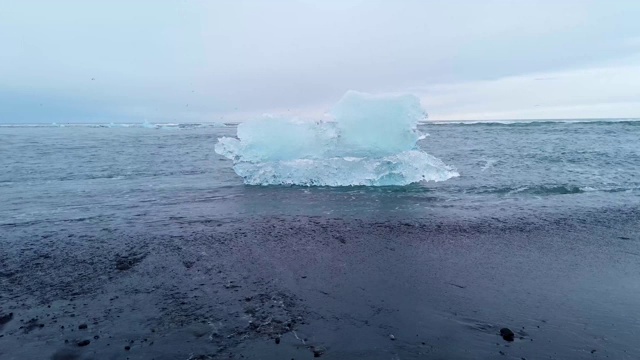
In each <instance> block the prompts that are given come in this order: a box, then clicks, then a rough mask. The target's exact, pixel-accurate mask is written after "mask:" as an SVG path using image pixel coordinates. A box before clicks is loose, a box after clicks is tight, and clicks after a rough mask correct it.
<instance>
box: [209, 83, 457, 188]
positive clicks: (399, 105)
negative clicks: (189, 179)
mask: <svg viewBox="0 0 640 360" xmlns="http://www.w3.org/2000/svg"><path fill="white" fill-rule="evenodd" d="M330 115H331V117H332V119H331V120H330V121H301V120H299V119H295V118H286V117H277V116H263V117H261V118H258V119H254V120H251V121H247V122H243V123H241V124H239V125H238V128H237V138H231V137H222V138H220V139H219V140H218V143H217V144H216V146H215V150H216V152H217V153H218V154H221V155H223V156H225V157H227V158H229V159H232V160H233V163H234V165H233V168H234V170H235V172H236V173H237V174H238V175H239V176H241V177H242V178H243V179H244V182H245V183H246V184H250V185H276V184H289V185H306V186H316V185H317V186H350V185H367V186H385V185H407V184H411V183H417V182H421V181H444V180H447V179H450V178H452V177H456V176H459V175H458V173H457V172H456V171H455V170H454V169H453V168H451V167H449V166H447V165H445V164H444V163H443V162H442V161H441V160H439V159H438V158H436V157H434V156H431V155H429V154H427V153H426V152H424V151H422V150H420V149H419V148H418V146H417V142H418V140H420V139H423V138H424V135H423V134H421V133H420V132H419V131H418V130H417V125H418V122H419V121H420V120H421V119H423V118H424V117H425V112H424V110H423V109H422V107H421V106H420V101H419V100H418V98H416V97H415V96H412V95H402V96H385V97H381V96H372V95H368V94H363V93H358V92H355V91H349V92H347V93H346V94H345V95H344V96H343V98H342V99H341V100H340V101H339V102H338V103H337V104H336V106H335V107H334V108H333V110H332V111H331V113H330Z"/></svg>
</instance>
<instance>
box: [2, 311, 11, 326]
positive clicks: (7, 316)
mask: <svg viewBox="0 0 640 360" xmlns="http://www.w3.org/2000/svg"><path fill="white" fill-rule="evenodd" d="M11 319H13V313H8V314H4V315H0V325H4V324H6V323H8V322H9V321H11Z"/></svg>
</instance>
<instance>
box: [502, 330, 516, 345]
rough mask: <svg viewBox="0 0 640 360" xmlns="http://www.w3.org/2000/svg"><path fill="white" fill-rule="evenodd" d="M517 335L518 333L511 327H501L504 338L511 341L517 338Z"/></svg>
mask: <svg viewBox="0 0 640 360" xmlns="http://www.w3.org/2000/svg"><path fill="white" fill-rule="evenodd" d="M515 335H516V334H514V333H513V331H511V329H509V328H502V329H500V336H502V338H503V339H504V340H505V341H509V342H511V341H513V340H514V338H515Z"/></svg>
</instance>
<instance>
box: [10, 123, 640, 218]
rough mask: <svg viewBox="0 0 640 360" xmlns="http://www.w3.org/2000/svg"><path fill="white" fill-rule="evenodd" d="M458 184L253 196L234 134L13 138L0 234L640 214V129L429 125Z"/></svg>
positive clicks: (434, 150)
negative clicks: (236, 162) (253, 222)
mask: <svg viewBox="0 0 640 360" xmlns="http://www.w3.org/2000/svg"><path fill="white" fill-rule="evenodd" d="M419 130H420V131H421V132H423V133H426V134H428V136H427V137H425V138H424V139H421V140H419V141H418V146H419V148H420V149H422V150H423V151H425V152H426V153H428V154H430V155H433V156H435V157H437V158H438V159H441V160H442V161H443V162H444V163H446V164H447V165H449V166H451V167H452V168H453V169H454V170H455V171H456V172H457V173H459V176H458V177H452V178H451V179H448V180H446V181H438V182H434V181H423V182H420V183H414V184H411V185H407V186H375V187H367V186H342V187H331V186H295V185H269V186H250V185H245V184H244V183H243V179H242V178H241V177H239V176H238V175H237V174H236V173H235V172H234V170H233V168H232V166H233V163H232V161H231V160H229V159H227V158H225V157H224V156H221V155H219V154H217V153H216V152H215V145H216V142H217V141H218V139H219V138H221V137H233V136H235V133H236V127H235V126H233V125H231V126H224V127H223V126H210V125H206V124H205V125H198V126H195V125H193V126H181V127H178V126H158V127H157V128H146V127H133V126H132V127H110V128H109V127H97V126H67V127H53V126H37V127H31V126H11V127H8V126H2V127H0V153H2V156H1V157H0V168H1V169H3V170H2V172H0V196H1V198H2V202H1V203H0V225H4V226H6V225H8V224H14V225H16V226H24V227H35V229H38V228H40V227H47V226H51V225H52V224H59V223H60V222H77V224H78V225H82V224H83V223H87V224H91V225H92V226H98V225H99V224H100V223H103V224H111V223H113V222H116V223H123V224H125V225H126V224H127V223H128V222H132V221H134V220H135V223H136V224H141V223H146V224H149V225H153V226H161V224H162V223H163V221H169V220H170V219H171V218H174V217H180V216H186V217H193V218H220V219H225V218H242V217H245V216H253V215H261V216H277V215H322V216H327V215H331V216H341V217H372V218H373V217H376V218H388V217H393V218H429V217H439V216H445V215H446V216H456V217H460V218H464V219H482V218H490V217H505V218H509V219H511V218H513V219H523V220H530V221H537V220H539V219H544V218H545V216H547V215H549V216H551V217H553V216H557V215H558V214H564V215H567V216H569V215H571V214H576V215H579V214H581V213H584V212H595V213H597V212H598V210H599V209H609V208H611V209H617V208H625V207H635V206H637V205H638V204H639V203H640V145H639V144H640V141H639V140H640V122H635V121H589V122H563V121H558V122H549V121H546V122H522V123H519V122H518V123H471V124H467V123H426V124H421V125H420V126H419Z"/></svg>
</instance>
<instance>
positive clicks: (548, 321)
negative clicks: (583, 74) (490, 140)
mask: <svg viewBox="0 0 640 360" xmlns="http://www.w3.org/2000/svg"><path fill="white" fill-rule="evenodd" d="M639 219H640V216H638V212H637V210H633V209H632V210H627V211H619V212H615V213H606V212H605V213H603V214H595V215H593V217H589V216H582V217H576V218H573V217H556V218H554V219H547V220H545V221H540V222H529V223H524V222H522V221H517V219H511V220H509V221H506V220H504V219H494V220H487V219H485V220H483V221H476V222H471V221H459V220H455V219H437V220H436V219H434V220H429V221H427V220H415V219H414V220H410V221H403V220H384V221H383V220H375V219H359V220H344V219H335V218H327V217H304V216H299V217H269V218H262V217H255V218H245V219H241V220H239V219H227V220H210V221H189V219H186V218H175V219H172V221H171V226H162V227H158V226H157V227H152V226H150V227H147V226H144V225H142V224H141V225H140V227H133V228H132V227H128V228H126V229H122V228H115V227H114V228H100V229H95V228H94V227H92V226H91V224H90V223H88V224H84V225H82V226H79V225H74V224H61V225H60V226H59V227H58V228H46V229H45V228H43V229H42V230H40V231H38V234H39V235H38V236H34V235H33V233H34V231H33V229H31V230H29V231H27V230H25V229H24V228H23V227H21V226H22V225H19V224H15V225H12V224H6V225H3V226H2V229H0V230H1V231H2V232H1V235H0V239H1V241H0V285H1V287H2V291H1V293H0V300H1V302H0V358H1V359H3V360H12V359H56V360H62V359H67V360H70V359H132V360H133V359H185V360H186V359H311V358H314V357H320V358H323V359H606V358H608V359H637V358H639V357H640V345H638V341H637V339H638V336H639V335H640V311H639V310H638V305H639V304H640V281H638V279H639V276H640V235H638V233H637V229H638V228H640V220H639ZM503 328H508V329H510V330H511V331H513V334H514V336H513V341H508V340H511V339H510V338H509V337H507V339H505V338H503V336H501V329H503ZM503 335H504V331H503Z"/></svg>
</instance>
